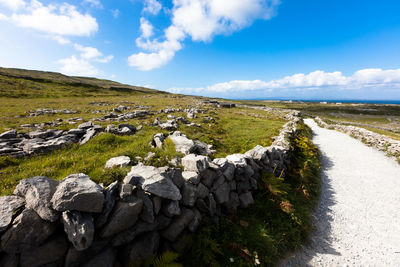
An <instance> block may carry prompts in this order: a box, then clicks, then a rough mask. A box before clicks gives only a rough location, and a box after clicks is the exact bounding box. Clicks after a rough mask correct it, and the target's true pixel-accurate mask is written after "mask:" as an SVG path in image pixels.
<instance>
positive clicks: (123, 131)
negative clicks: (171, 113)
mask: <svg viewBox="0 0 400 267" xmlns="http://www.w3.org/2000/svg"><path fill="white" fill-rule="evenodd" d="M102 131H104V129H103V127H102V126H101V125H98V124H94V123H92V122H85V123H82V124H80V125H79V126H78V128H76V129H71V130H68V131H63V130H54V129H50V130H41V129H39V130H36V131H33V132H29V133H27V134H26V133H18V132H17V131H16V130H10V131H7V132H4V133H2V134H0V155H9V156H15V157H22V156H27V155H31V154H34V153H43V152H47V151H50V150H54V149H58V148H61V147H63V146H65V145H68V144H74V143H80V144H81V145H83V144H86V143H87V142H88V141H89V140H90V139H92V138H93V137H94V136H95V135H96V134H97V133H99V132H102ZM106 132H110V133H114V134H120V135H131V134H134V133H135V132H136V128H135V126H133V125H130V124H120V125H118V127H114V126H110V127H107V129H106Z"/></svg>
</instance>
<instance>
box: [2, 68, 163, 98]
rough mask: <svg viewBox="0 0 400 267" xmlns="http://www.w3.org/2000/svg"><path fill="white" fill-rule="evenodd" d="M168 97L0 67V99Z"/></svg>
mask: <svg viewBox="0 0 400 267" xmlns="http://www.w3.org/2000/svg"><path fill="white" fill-rule="evenodd" d="M132 94H167V93H166V92H162V91H158V90H153V89H149V88H145V87H139V86H132V85H127V84H121V83H118V82H114V81H109V80H102V79H97V78H89V77H75V76H67V75H63V74H61V73H57V72H47V71H37V70H24V69H12V68H2V67H0V97H24V98H38V97H40V98H42V97H73V96H116V95H132Z"/></svg>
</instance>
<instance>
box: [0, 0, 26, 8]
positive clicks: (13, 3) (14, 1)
mask: <svg viewBox="0 0 400 267" xmlns="http://www.w3.org/2000/svg"><path fill="white" fill-rule="evenodd" d="M0 5H2V6H5V7H7V8H9V9H11V10H14V11H15V10H18V9H20V8H22V7H24V6H25V2H24V0H0Z"/></svg>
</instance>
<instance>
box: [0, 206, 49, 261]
mask: <svg viewBox="0 0 400 267" xmlns="http://www.w3.org/2000/svg"><path fill="white" fill-rule="evenodd" d="M56 227H57V225H56V224H55V223H50V222H46V221H43V220H42V219H41V218H40V217H39V215H37V213H36V212H35V211H34V210H31V209H25V210H24V211H23V212H22V213H21V214H20V215H18V216H17V217H16V218H15V220H14V222H13V223H12V226H11V228H9V229H8V230H7V231H6V232H5V233H4V234H3V236H2V237H1V248H2V249H3V250H4V251H6V252H7V253H20V252H22V251H24V250H30V249H32V248H34V247H37V246H39V245H40V244H42V243H43V241H45V240H46V239H47V238H48V237H49V236H50V235H51V234H52V233H53V232H54V231H55V229H56Z"/></svg>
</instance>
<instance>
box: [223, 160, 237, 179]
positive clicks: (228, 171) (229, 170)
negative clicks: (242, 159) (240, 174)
mask: <svg viewBox="0 0 400 267" xmlns="http://www.w3.org/2000/svg"><path fill="white" fill-rule="evenodd" d="M223 174H224V176H225V178H226V180H228V181H230V180H232V179H233V178H234V177H235V166H234V165H233V164H231V163H228V164H227V166H226V168H225V170H224V172H223Z"/></svg>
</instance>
